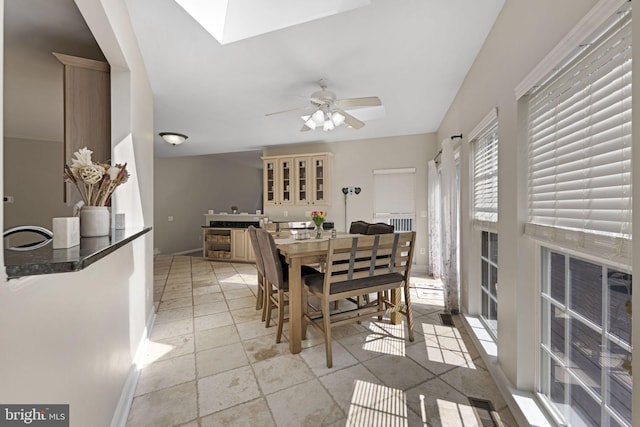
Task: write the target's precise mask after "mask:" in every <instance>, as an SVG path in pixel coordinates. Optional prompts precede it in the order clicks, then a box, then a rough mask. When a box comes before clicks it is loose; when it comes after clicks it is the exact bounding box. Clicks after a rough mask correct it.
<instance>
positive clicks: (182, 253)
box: [172, 247, 202, 255]
mask: <svg viewBox="0 0 640 427" xmlns="http://www.w3.org/2000/svg"><path fill="white" fill-rule="evenodd" d="M197 251H199V252H202V247H199V248H195V249H190V250H188V251H181V252H174V253H173V254H172V255H185V254H190V253H193V252H197Z"/></svg>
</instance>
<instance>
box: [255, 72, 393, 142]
mask: <svg viewBox="0 0 640 427" xmlns="http://www.w3.org/2000/svg"><path fill="white" fill-rule="evenodd" d="M309 102H310V103H311V106H312V108H314V109H315V111H314V112H313V113H311V114H305V115H302V116H300V118H301V119H302V121H303V122H304V124H303V125H302V128H301V129H300V130H301V131H302V132H305V131H310V130H315V129H317V128H320V127H322V130H324V131H330V130H333V129H335V128H337V127H339V126H341V125H343V124H344V125H346V127H348V128H352V129H360V128H361V127H363V126H364V122H363V121H361V120H359V119H357V118H356V117H354V116H353V115H351V114H349V113H347V112H346V111H345V110H346V109H349V108H359V107H375V106H381V105H382V101H380V98H378V97H377V96H369V97H365V98H346V99H336V94H335V93H334V92H332V91H330V90H327V85H326V83H325V80H320V90H319V91H316V92H314V93H312V94H311V96H310V97H309ZM308 109H309V107H301V108H292V109H288V110H284V111H278V112H275V113H268V114H266V115H267V116H271V115H274V114H281V113H288V112H291V111H298V110H308Z"/></svg>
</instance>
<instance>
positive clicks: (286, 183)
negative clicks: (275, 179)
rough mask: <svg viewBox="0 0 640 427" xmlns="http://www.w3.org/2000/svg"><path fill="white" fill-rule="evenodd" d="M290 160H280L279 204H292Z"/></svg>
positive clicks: (291, 169)
mask: <svg viewBox="0 0 640 427" xmlns="http://www.w3.org/2000/svg"><path fill="white" fill-rule="evenodd" d="M292 163H293V162H292V160H291V159H280V183H281V187H280V203H281V204H285V205H286V204H291V203H293V182H294V181H293V168H292Z"/></svg>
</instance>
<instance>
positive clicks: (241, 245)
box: [231, 229, 247, 261]
mask: <svg viewBox="0 0 640 427" xmlns="http://www.w3.org/2000/svg"><path fill="white" fill-rule="evenodd" d="M231 250H232V253H231V258H232V259H234V260H236V261H246V260H247V231H246V230H244V229H242V230H231Z"/></svg>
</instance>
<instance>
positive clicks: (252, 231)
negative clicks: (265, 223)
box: [247, 225, 264, 276]
mask: <svg viewBox="0 0 640 427" xmlns="http://www.w3.org/2000/svg"><path fill="white" fill-rule="evenodd" d="M247 231H248V232H249V240H250V241H251V247H252V248H253V253H254V254H255V258H256V268H257V269H258V272H260V274H261V275H262V276H264V260H263V259H262V253H261V252H260V244H259V243H258V234H257V229H256V228H255V227H254V226H253V225H250V226H249V228H248V229H247Z"/></svg>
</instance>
